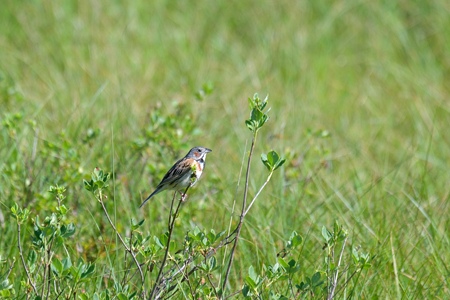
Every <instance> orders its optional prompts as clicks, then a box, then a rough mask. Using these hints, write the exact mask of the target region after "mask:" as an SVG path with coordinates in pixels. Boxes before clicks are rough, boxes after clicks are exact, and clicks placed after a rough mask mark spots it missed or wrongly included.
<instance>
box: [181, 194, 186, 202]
mask: <svg viewBox="0 0 450 300" xmlns="http://www.w3.org/2000/svg"><path fill="white" fill-rule="evenodd" d="M186 198H187V195H186V194H181V202H185V201H186Z"/></svg>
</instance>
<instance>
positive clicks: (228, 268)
mask: <svg viewBox="0 0 450 300" xmlns="http://www.w3.org/2000/svg"><path fill="white" fill-rule="evenodd" d="M256 137H257V132H255V133H254V135H253V139H252V145H251V146H250V153H249V154H248V161H247V171H246V173H245V188H244V199H243V201H242V209H241V216H240V218H239V223H238V225H237V227H236V230H235V231H236V236H235V238H234V243H233V247H232V248H231V253H230V260H229V261H228V266H227V271H226V273H225V277H224V279H223V283H222V296H223V294H224V292H225V288H226V286H227V282H228V277H229V276H230V271H231V266H232V264H233V259H234V253H235V251H236V246H237V243H238V240H239V236H240V234H241V229H242V224H243V223H244V217H245V211H246V207H247V196H248V184H249V178H250V163H251V160H252V155H253V150H254V149H255V141H256Z"/></svg>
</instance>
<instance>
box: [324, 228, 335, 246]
mask: <svg viewBox="0 0 450 300" xmlns="http://www.w3.org/2000/svg"><path fill="white" fill-rule="evenodd" d="M322 236H323V237H324V239H325V241H326V242H327V243H328V242H329V241H330V239H331V238H332V237H333V234H332V233H331V232H329V231H328V229H327V228H326V227H325V226H323V227H322Z"/></svg>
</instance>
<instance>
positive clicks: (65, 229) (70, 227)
mask: <svg viewBox="0 0 450 300" xmlns="http://www.w3.org/2000/svg"><path fill="white" fill-rule="evenodd" d="M74 234H75V225H74V224H73V223H69V224H67V225H62V226H61V236H62V237H63V238H67V237H71V236H72V235H74Z"/></svg>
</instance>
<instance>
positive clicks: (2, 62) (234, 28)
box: [0, 0, 450, 299]
mask: <svg viewBox="0 0 450 300" xmlns="http://www.w3.org/2000/svg"><path fill="white" fill-rule="evenodd" d="M449 13H450V5H449V4H448V2H447V1H444V0H435V1H376V2H373V3H372V2H367V1H366V2H363V1H353V0H350V1H334V2H329V3H326V2H320V1H296V2H294V1H259V2H258V3H256V2H250V1H195V2H188V1H184V2H180V3H177V4H175V2H170V1H155V2H154V3H151V4H150V2H148V1H134V2H132V3H131V2H130V3H128V2H124V3H121V2H120V1H115V2H114V3H113V2H106V1H103V2H101V3H99V2H95V1H94V2H89V1H81V2H77V1H65V2H64V3H60V2H58V1H56V2H55V1H26V2H21V1H19V2H18V1H12V0H11V1H9V0H7V1H3V4H2V9H0V49H1V50H0V72H1V81H0V118H1V122H2V124H1V126H2V128H1V136H0V235H1V239H0V255H1V256H2V258H4V259H7V260H8V261H9V262H11V261H12V260H13V259H14V258H15V259H16V261H17V262H16V264H15V267H14V268H13V270H12V273H11V276H10V280H12V281H13V282H14V285H15V286H16V287H17V288H18V287H19V286H20V280H21V279H22V280H23V278H25V277H24V276H25V274H24V271H23V269H22V268H21V266H20V264H19V263H18V261H19V256H18V250H17V247H16V241H17V232H16V226H15V221H14V219H13V218H11V217H10V213H9V210H10V207H11V206H13V204H14V203H18V204H19V206H22V207H28V208H30V210H31V211H32V214H38V215H40V216H45V215H47V214H48V212H49V211H50V210H52V208H53V207H54V203H53V202H52V201H53V198H52V197H51V196H50V195H49V194H48V193H47V190H48V189H49V187H50V186H51V185H55V184H60V185H64V186H66V188H67V193H66V196H67V199H66V200H65V204H66V206H67V207H68V208H70V209H71V211H70V212H69V215H68V218H69V219H70V221H71V222H74V223H75V224H76V226H77V232H76V237H75V239H73V240H71V241H69V243H70V251H71V252H72V253H74V254H75V256H80V257H83V258H85V259H87V260H95V262H96V264H97V272H98V273H99V274H100V275H101V274H102V272H103V274H108V273H109V271H108V268H111V266H112V265H114V255H115V251H120V250H117V248H119V247H120V246H119V245H118V244H116V240H115V235H114V233H113V232H112V231H111V230H110V228H109V227H108V224H107V221H106V219H105V218H104V216H103V214H102V212H101V209H100V207H99V204H98V203H97V201H96V200H95V199H94V198H93V197H92V196H91V195H90V194H89V193H87V192H86V191H85V190H84V189H83V182H82V179H83V178H88V176H89V174H90V172H91V171H92V170H93V169H94V168H95V167H101V168H102V169H104V170H106V171H109V172H113V181H112V182H113V184H112V186H111V187H110V189H109V191H108V193H109V198H110V199H111V202H110V203H109V204H110V206H109V208H110V209H111V212H112V213H111V214H112V216H113V217H114V220H115V222H116V223H117V226H118V229H119V230H120V231H125V230H126V229H127V228H128V227H129V223H130V219H131V218H134V219H142V218H145V219H146V222H145V223H144V230H145V231H147V232H149V233H150V234H152V235H159V234H161V233H162V232H163V231H164V230H165V226H166V217H167V213H168V210H169V206H170V205H169V201H170V194H169V193H163V194H160V195H158V196H157V197H155V200H153V201H152V202H150V203H149V204H147V205H146V206H145V207H144V208H143V209H141V210H140V209H138V206H139V204H140V203H141V200H142V199H145V197H146V196H147V195H148V194H149V193H150V192H151V191H152V189H153V188H154V187H155V186H156V184H157V183H158V180H159V179H160V178H161V176H163V175H164V172H165V171H166V170H167V168H169V167H170V166H171V165H172V163H173V162H174V161H175V159H177V158H179V157H180V156H182V155H184V154H185V153H186V152H187V151H188V150H189V149H190V147H191V146H196V145H201V146H205V147H208V148H211V149H213V152H212V153H211V154H209V155H208V162H207V168H206V172H205V174H204V177H203V178H202V179H201V181H200V183H199V184H198V186H197V187H196V188H195V189H194V190H193V191H192V192H191V194H190V196H189V200H188V202H187V203H186V205H184V206H183V208H182V211H181V215H180V218H179V221H178V223H177V226H176V227H177V228H176V230H175V237H174V238H175V239H182V238H183V235H184V233H185V232H186V231H188V230H190V229H193V228H194V227H195V226H198V227H200V228H204V229H206V230H209V229H211V228H213V229H214V230H216V232H219V231H221V230H224V229H226V228H227V226H228V224H229V222H230V217H231V216H233V217H234V219H233V220H234V222H236V221H237V219H238V218H237V216H238V213H239V211H238V210H235V211H234V212H233V205H234V199H236V201H238V202H237V203H240V202H239V201H240V199H241V196H242V193H243V185H242V180H243V178H240V176H239V174H240V169H241V165H242V160H243V156H244V155H245V154H246V151H248V148H249V144H248V143H249V142H250V135H249V132H248V130H247V129H246V127H245V125H244V120H245V119H246V118H248V104H247V98H248V97H250V96H252V95H253V94H254V93H255V92H257V93H259V94H260V96H264V95H266V94H269V98H270V103H269V106H271V107H272V110H271V111H270V113H269V116H270V117H271V119H270V121H269V123H268V124H267V125H266V126H265V127H264V128H263V129H262V130H261V135H260V139H259V144H258V145H257V147H256V150H255V151H256V154H255V155H256V159H255V161H254V163H253V165H252V168H253V171H254V173H253V177H252V181H251V183H250V187H251V192H250V194H251V195H252V193H255V192H256V188H257V187H258V186H259V185H260V184H261V183H262V182H263V181H264V179H265V174H266V173H265V171H264V170H265V167H264V166H263V165H262V163H260V162H259V161H258V160H259V155H260V154H261V153H263V152H264V153H266V152H268V151H269V150H271V149H275V150H277V151H278V152H280V153H284V154H285V156H286V157H287V159H288V161H287V162H286V164H285V165H284V166H283V167H282V168H281V171H279V172H277V173H275V175H274V178H273V180H272V181H271V183H270V184H269V185H268V187H267V189H266V190H265V192H264V193H263V194H262V195H261V197H260V199H258V200H259V201H257V203H256V204H255V206H254V207H253V210H252V212H251V213H250V214H249V216H248V218H247V219H246V221H245V223H244V227H243V231H242V238H243V240H242V241H241V242H240V243H239V245H238V248H237V254H236V264H235V266H234V267H233V269H232V274H231V277H232V283H231V284H232V287H233V289H231V290H236V289H237V288H239V287H241V286H242V284H243V278H244V277H245V276H246V275H247V270H248V267H249V266H250V265H252V264H253V265H254V266H255V268H257V269H258V270H259V269H260V268H261V265H262V264H263V263H265V262H267V261H273V260H274V259H275V255H276V253H278V252H279V251H281V249H282V248H283V241H284V240H286V239H287V238H288V237H289V235H290V234H291V232H292V231H293V230H296V231H297V232H298V233H299V234H300V235H302V236H303V238H304V240H305V241H304V245H303V248H302V251H301V255H300V257H299V261H300V263H301V266H302V269H303V270H304V271H305V272H306V273H308V274H310V273H312V272H314V270H316V269H318V268H320V267H321V266H322V265H323V258H322V256H323V252H322V247H323V242H322V239H321V228H322V226H327V227H328V226H331V225H332V224H333V222H334V220H338V221H339V222H340V223H341V224H343V225H344V226H345V227H346V228H347V229H348V230H349V234H350V239H349V243H350V244H351V245H354V246H359V245H360V246H361V248H362V250H363V251H365V252H368V253H370V254H371V255H374V256H375V258H374V260H373V262H372V267H371V268H370V269H369V270H367V271H366V272H365V273H363V274H362V275H361V276H362V278H363V279H362V281H360V285H359V286H358V291H357V294H356V296H357V298H360V299H361V298H364V299H374V298H385V299H392V298H405V299H424V298H440V299H444V298H445V297H448V295H449V293H450V282H449V281H450V280H449V275H450V271H449V268H450V266H449V264H450V254H449V251H448V249H449V246H450V237H449V234H448V229H449V228H450V221H449V220H450V218H448V216H449V215H450V206H449V194H450V186H449V184H448V183H449V182H450V175H449V172H448V170H449V167H450V165H449V163H450V160H449V149H450V139H449V137H448V128H449V126H450V102H449V101H448V99H449V95H450V85H449V84H448V83H449V82H450V71H449V70H450V59H449V57H450V56H449V55H448V45H450V29H449V28H450V18H448V15H449ZM204 84H213V87H214V88H213V91H212V92H211V94H208V95H206V96H205V97H204V99H203V100H197V99H196V96H195V94H196V92H197V91H198V90H200V89H201V88H202V86H203V85H204ZM15 114H20V116H21V117H19V118H16V119H14V118H13V116H14V115H15ZM152 114H153V115H155V114H156V115H157V116H159V117H168V118H171V119H172V120H175V123H174V124H172V125H171V124H170V121H166V122H165V123H163V124H162V125H161V126H159V127H157V126H155V125H154V124H155V122H154V120H155V119H152V118H151V116H152ZM186 116H188V117H189V118H190V119H186V118H185V117H186ZM178 121H179V122H180V123H179V124H180V126H178V125H177V124H178V123H177V122H178ZM192 125H193V127H192ZM177 127H179V128H177ZM90 129H92V130H94V132H96V133H97V134H96V135H95V136H94V137H93V138H92V139H90V140H87V139H86V137H87V136H88V131H89V130H90ZM146 129H148V131H147V132H145V130H146ZM324 131H327V132H329V133H330V136H329V137H322V136H321V132H324ZM34 143H35V144H34ZM142 143H143V144H142ZM137 145H141V146H140V147H138V146H137ZM239 180H240V185H239V187H238V188H236V186H237V183H238V181H239ZM113 200H114V201H113ZM237 205H238V204H237ZM2 216H3V217H2ZM29 225H30V224H29ZM24 231H25V233H24V234H23V237H22V239H23V240H24V242H26V241H28V242H29V241H30V236H31V233H32V227H31V226H28V227H27V228H26V229H25V230H24ZM100 237H101V238H102V240H103V241H105V244H102V242H100V239H99V238H100ZM11 241H13V242H11ZM25 250H27V249H25ZM1 268H2V271H1V272H0V275H1V274H3V273H4V272H6V270H7V268H8V265H5V264H3V265H1ZM118 269H120V268H118ZM116 271H117V270H116ZM97 275H98V274H97ZM99 277H101V276H99ZM95 284H101V278H99V279H97V280H96V281H95Z"/></svg>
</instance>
